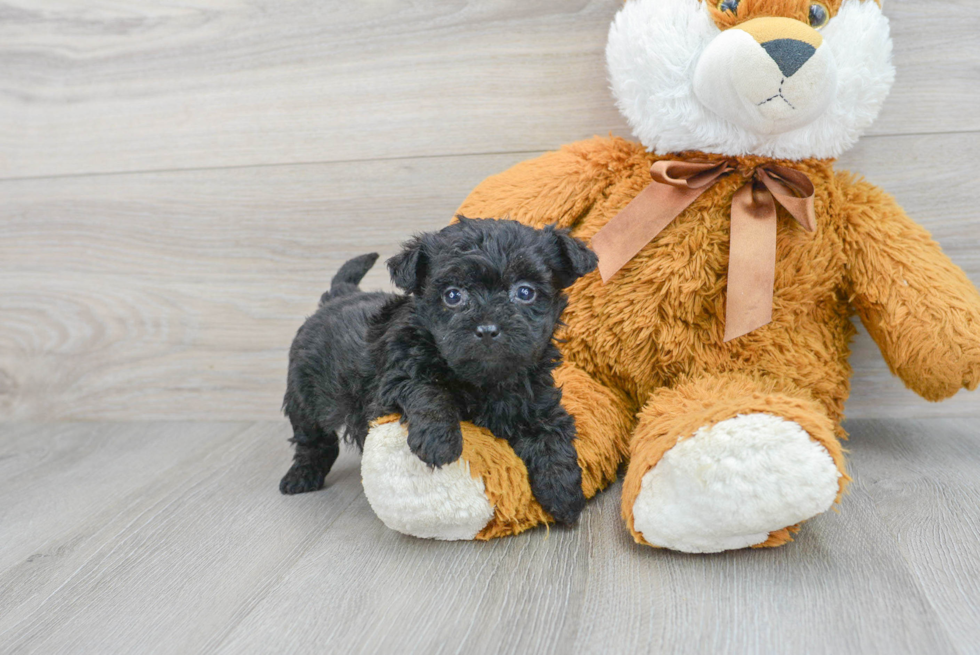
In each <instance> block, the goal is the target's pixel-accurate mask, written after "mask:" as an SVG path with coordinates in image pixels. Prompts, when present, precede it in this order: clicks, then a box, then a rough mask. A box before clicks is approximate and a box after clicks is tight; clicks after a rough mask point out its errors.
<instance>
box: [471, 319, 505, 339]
mask: <svg viewBox="0 0 980 655" xmlns="http://www.w3.org/2000/svg"><path fill="white" fill-rule="evenodd" d="M499 336H500V328H498V327H497V326H496V325H493V324H492V323H491V324H488V325H481V326H480V327H478V328H476V337H477V338H478V339H483V340H484V341H491V340H492V339H496V338H497V337H499Z"/></svg>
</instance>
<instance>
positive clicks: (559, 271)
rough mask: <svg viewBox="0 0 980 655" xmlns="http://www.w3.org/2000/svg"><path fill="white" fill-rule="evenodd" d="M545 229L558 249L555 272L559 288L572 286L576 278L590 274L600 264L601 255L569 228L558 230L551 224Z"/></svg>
mask: <svg viewBox="0 0 980 655" xmlns="http://www.w3.org/2000/svg"><path fill="white" fill-rule="evenodd" d="M545 231H546V232H547V233H549V234H548V236H549V237H550V238H551V239H552V240H553V241H554V243H555V246H556V247H557V249H558V258H557V265H556V266H555V267H554V274H555V283H556V284H557V285H558V287H559V288H561V289H564V288H566V287H570V286H572V284H574V283H575V280H577V279H579V278H580V277H582V276H583V275H588V274H589V273H591V272H592V271H594V270H595V269H596V267H597V266H598V265H599V257H598V256H597V255H596V254H595V253H594V252H592V251H591V250H589V247H588V246H586V245H585V243H584V242H582V241H580V240H578V239H576V238H575V237H573V236H571V235H570V234H569V233H568V230H558V229H555V227H554V226H553V225H549V226H548V227H546V228H545Z"/></svg>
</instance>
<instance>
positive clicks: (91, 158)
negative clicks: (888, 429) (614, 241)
mask: <svg viewBox="0 0 980 655" xmlns="http://www.w3.org/2000/svg"><path fill="white" fill-rule="evenodd" d="M619 6H620V2H619V0H591V1H589V0H535V1H534V2H527V1H526V0H482V1H477V0H413V1H411V2H409V1H408V0H347V1H346V2H340V1H338V0H293V1H290V2H273V1H272V0H250V1H246V0H182V1H181V2H177V1H176V0H174V1H166V2H164V1H155V2H150V1H148V0H139V1H138V0H102V1H98V2H96V1H92V2H78V1H77V0H0V420H68V419H72V420H95V419H110V420H113V419H118V420H131V419H205V418H207V419H267V418H275V417H276V416H278V415H279V414H278V411H279V402H280V399H281V394H282V390H283V385H284V379H285V369H286V351H287V348H288V346H289V343H290V340H291V338H292V335H293V333H294V332H295V330H296V328H297V327H298V326H299V324H300V323H301V322H302V319H303V318H304V316H306V315H307V314H308V313H310V312H311V311H312V310H313V308H314V307H315V304H316V299H317V298H318V296H319V294H320V292H321V291H322V290H323V289H324V288H325V286H326V284H327V282H328V280H329V278H330V276H331V275H332V273H333V271H334V269H335V268H336V267H337V266H338V265H339V264H340V263H341V262H343V261H344V260H345V259H346V258H348V257H350V256H352V255H355V254H360V253H362V252H367V251H372V250H374V251H379V252H381V253H382V254H383V255H384V256H390V255H391V254H394V252H395V250H396V248H397V245H398V243H399V242H401V241H402V240H404V239H405V238H406V237H408V236H409V235H410V234H411V233H412V232H414V231H420V230H426V229H433V228H438V227H440V226H442V225H444V224H445V223H446V221H447V219H448V217H449V216H450V215H451V212H452V211H453V209H454V208H455V207H456V206H457V205H458V203H459V202H460V201H461V200H462V198H463V197H464V196H465V195H466V193H467V192H468V190H469V189H471V188H472V187H473V186H474V185H475V184H477V183H478V182H479V181H480V180H481V179H482V178H484V177H485V176H487V175H489V174H492V173H494V172H498V171H500V170H502V169H504V168H506V167H508V166H510V165H512V164H514V163H516V162H518V161H521V160H523V159H526V158H529V157H532V156H535V155H537V154H539V153H541V152H544V151H546V150H549V149H553V148H556V147H558V146H559V145H561V144H562V143H566V142H569V141H574V140H577V139H581V138H587V137H589V136H592V135H593V134H607V133H610V132H611V133H614V134H619V135H623V136H628V135H629V131H628V129H627V128H626V126H625V123H624V121H623V120H622V118H620V117H619V115H618V114H617V112H616V110H615V107H614V106H613V101H612V99H611V97H610V95H609V92H608V90H607V84H606V81H605V72H604V61H603V48H604V44H605V37H606V31H607V29H608V24H609V21H610V19H611V18H612V16H613V14H614V13H615V12H616V10H617V8H618V7H619ZM885 8H886V12H887V13H888V14H889V15H890V17H891V19H892V27H893V35H894V40H895V60H896V65H897V67H898V70H899V75H898V81H897V83H896V85H895V89H894V91H893V92H892V95H891V97H890V98H889V100H888V102H887V104H886V106H885V108H884V110H883V112H882V115H881V118H880V119H879V121H878V123H877V124H876V125H875V126H874V128H873V129H872V130H871V131H870V133H869V135H868V136H867V137H866V138H865V139H864V140H863V141H862V142H861V143H860V144H859V146H858V147H857V148H856V149H855V150H853V151H852V152H850V153H848V154H847V155H846V156H845V157H844V158H843V162H842V165H844V166H846V167H850V168H853V169H855V170H859V171H861V172H862V173H864V174H865V175H866V176H867V177H868V178H869V179H870V180H871V181H873V182H875V183H877V184H879V185H881V186H883V187H884V188H886V189H887V190H889V191H890V192H892V193H893V194H895V195H896V196H897V197H898V199H899V200H900V201H901V202H902V203H903V204H904V205H905V207H906V208H907V209H908V210H909V212H910V213H911V214H912V215H913V216H914V217H916V218H917V219H918V220H919V221H920V222H922V223H923V224H924V225H926V226H927V227H928V228H929V229H931V230H932V231H933V233H934V235H935V236H936V238H937V239H938V240H939V241H940V242H941V243H942V244H943V246H944V248H945V249H946V250H947V252H948V253H949V254H950V256H951V257H952V258H953V259H954V261H956V262H957V263H958V264H960V265H961V266H962V267H964V268H965V269H966V270H967V272H968V273H969V275H970V276H971V278H972V279H973V280H974V281H975V282H978V283H980V209H978V205H977V202H976V200H975V196H976V188H975V187H976V185H975V180H976V178H977V176H978V173H980V112H977V111H976V107H977V106H978V104H980V39H978V38H977V35H978V34H980V3H977V2H976V1H975V0H930V1H929V2H928V3H925V2H921V0H914V1H913V0H886V2H885ZM366 285H367V286H374V287H386V286H387V280H386V279H385V276H384V275H383V271H382V269H381V267H378V268H377V270H375V271H373V272H372V273H371V274H370V276H369V278H368V279H367V281H366ZM852 363H853V365H854V368H855V377H854V381H853V386H854V391H853V396H852V399H851V402H850V404H849V408H848V410H849V411H848V413H849V416H852V417H871V416H925V415H944V416H980V394H973V395H971V394H966V393H962V394H960V395H959V396H957V397H956V398H955V399H953V400H952V401H949V402H947V403H943V404H941V405H930V404H928V403H925V402H924V401H922V400H920V399H918V398H917V397H916V396H914V394H912V393H911V392H908V391H906V390H905V389H904V388H903V387H902V385H901V383H900V382H899V381H898V380H896V379H895V378H892V377H891V375H890V374H889V373H888V370H887V368H886V367H885V365H884V363H883V362H882V360H881V357H880V355H879V354H878V352H877V349H876V347H875V346H874V344H873V343H872V342H871V341H870V340H869V339H868V338H867V336H866V335H864V334H862V336H861V337H860V338H859V339H858V341H857V343H856V344H855V349H854V355H853V358H852Z"/></svg>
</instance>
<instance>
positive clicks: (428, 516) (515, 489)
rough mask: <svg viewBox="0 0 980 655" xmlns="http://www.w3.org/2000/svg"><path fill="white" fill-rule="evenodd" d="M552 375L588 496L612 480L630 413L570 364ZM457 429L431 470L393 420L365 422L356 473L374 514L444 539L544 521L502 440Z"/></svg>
mask: <svg viewBox="0 0 980 655" xmlns="http://www.w3.org/2000/svg"><path fill="white" fill-rule="evenodd" d="M555 381H556V383H557V384H558V385H560V386H561V387H562V392H563V395H562V405H564V407H565V409H566V410H567V411H568V413H569V414H571V415H572V416H573V417H575V423H576V430H577V438H576V440H575V442H574V443H575V450H576V452H577V453H578V459H579V464H580V466H581V467H582V491H583V492H584V494H585V497H586V498H591V497H592V496H594V495H595V494H596V493H597V492H598V491H599V490H601V489H603V488H604V487H606V486H607V485H608V484H609V483H611V482H612V481H613V480H614V479H615V477H616V470H617V468H618V467H619V464H620V463H621V462H622V461H623V460H624V459H625V456H626V452H627V444H628V439H629V434H630V430H631V429H632V426H633V418H632V414H633V412H632V410H631V408H630V407H629V405H628V403H627V400H626V398H625V397H624V396H622V395H621V394H619V393H617V392H614V391H612V390H610V389H608V388H606V387H604V386H603V385H601V384H599V383H598V382H596V381H595V380H594V379H592V378H591V377H590V376H589V375H588V374H587V373H585V372H584V371H582V370H580V369H578V368H576V367H574V366H572V365H570V364H564V365H563V366H562V367H561V368H559V369H558V370H557V371H556V372H555ZM462 431H463V455H462V457H461V458H460V459H459V460H457V461H456V462H453V463H452V464H448V465H446V466H443V467H442V468H441V469H434V470H433V469H430V468H429V467H428V466H426V465H425V464H424V463H423V462H422V461H421V460H419V459H418V457H416V456H415V455H413V454H412V453H411V451H410V450H409V449H408V444H407V433H406V431H405V429H404V426H403V425H401V424H400V423H399V422H398V420H397V418H394V417H387V418H386V419H382V420H381V421H378V422H377V424H376V425H374V426H373V427H372V428H371V431H370V432H369V433H368V437H367V439H366V441H365V443H364V457H363V459H362V462H361V478H362V480H363V482H364V493H365V495H366V496H367V499H368V502H370V503H371V507H372V508H373V509H374V512H375V514H377V515H378V518H380V519H381V520H382V521H383V522H384V523H385V525H387V526H388V527H389V528H391V529H392V530H396V531H398V532H401V533H404V534H408V535H413V536H416V537H424V538H430V539H446V540H459V539H492V538H494V537H502V536H505V535H511V534H517V533H519V532H523V531H524V530H527V529H528V528H531V527H534V526H535V525H539V524H541V523H545V522H551V521H552V518H551V517H550V516H549V515H548V514H547V513H546V512H545V511H544V510H543V509H542V508H541V506H540V505H539V504H538V502H537V501H536V500H535V499H534V495H533V494H532V493H531V486H530V483H529V481H528V475H527V468H526V467H525V466H524V463H523V462H522V461H521V460H520V458H518V457H517V455H515V454H514V451H513V450H512V449H511V447H510V445H509V444H508V443H507V442H506V441H504V440H503V439H496V438H494V437H493V435H491V434H490V433H489V432H488V431H486V430H483V429H480V428H476V427H474V426H472V425H470V424H467V423H464V424H463V426H462Z"/></svg>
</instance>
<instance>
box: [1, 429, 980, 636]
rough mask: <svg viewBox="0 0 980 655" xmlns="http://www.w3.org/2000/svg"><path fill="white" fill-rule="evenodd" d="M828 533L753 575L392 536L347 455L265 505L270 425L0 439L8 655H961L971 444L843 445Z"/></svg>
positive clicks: (776, 553) (540, 542)
mask: <svg viewBox="0 0 980 655" xmlns="http://www.w3.org/2000/svg"><path fill="white" fill-rule="evenodd" d="M848 429H849V430H850V431H851V433H852V439H851V442H850V444H849V448H850V451H851V456H850V457H851V459H850V462H851V469H852V471H851V472H852V474H853V475H854V477H855V482H854V484H853V485H852V486H851V492H850V494H849V495H848V496H846V498H845V500H844V503H843V506H842V507H841V510H840V512H839V513H834V512H829V513H827V514H826V515H823V516H821V517H818V518H817V519H815V520H814V521H811V522H810V523H808V524H807V525H806V526H805V527H804V529H803V531H802V532H801V533H800V535H799V538H798V539H797V541H796V542H795V543H793V544H791V545H789V546H787V547H784V548H780V549H776V550H766V551H751V550H750V551H740V552H735V553H727V554H722V555H714V556H689V555H683V554H678V553H670V552H664V551H656V550H653V549H648V548H641V547H638V546H636V545H635V544H633V542H632V541H631V539H630V538H629V537H628V535H627V534H626V533H625V530H624V528H623V525H622V523H621V520H620V518H619V487H618V485H617V486H614V487H613V488H612V489H610V490H608V491H607V492H605V493H604V494H602V495H601V496H600V497H599V498H598V499H596V500H594V501H593V502H591V503H590V505H589V507H588V508H587V510H586V512H585V514H584V515H583V518H582V521H581V522H580V524H579V525H578V526H577V527H575V528H572V529H555V530H551V531H550V533H549V532H548V531H545V530H542V529H539V530H534V531H531V532H530V533H525V534H523V535H520V536H518V537H513V538H507V539H501V540H497V541H493V542H490V543H442V542H432V541H421V540H416V539H412V538H409V537H404V536H401V535H398V534H396V533H394V532H391V531H389V530H387V529H386V528H385V527H384V526H383V525H382V524H381V522H380V521H378V519H377V518H375V516H374V515H373V514H372V512H371V510H370V507H369V506H368V504H367V501H366V500H365V498H364V494H363V493H362V490H361V484H360V479H359V475H358V468H359V463H358V458H357V456H356V455H354V454H352V453H346V454H345V455H343V456H342V458H341V459H340V460H339V462H338V463H337V465H336V467H335V468H334V471H333V472H332V473H331V475H330V477H329V478H328V485H329V486H328V487H327V489H326V490H325V491H323V492H320V493H316V494H309V495H305V496H301V497H293V498H286V497H283V496H280V495H279V493H278V491H277V488H276V483H277V480H278V478H279V476H280V475H281V473H282V472H283V471H284V470H285V467H286V463H287V460H288V456H289V451H288V447H287V444H286V441H285V439H286V436H287V426H286V425H285V423H284V422H282V421H280V422H260V423H250V422H242V423H221V422H217V423H194V422H188V423H180V422H176V423H76V424H48V425H43V424H7V425H3V426H0V590H2V591H0V652H3V653H46V654H51V653H123V652H125V653H135V652H140V653H181V654H185V653H215V652H220V653H241V652H261V653H286V652H296V653H347V652H363V653H392V652H398V653H498V652H535V653H568V652H581V653H591V652H606V653H617V652H669V653H789V652H806V653H834V654H835V655H842V654H849V653H861V654H866V653H883V654H888V655H894V654H896V653H930V654H936V653H977V652H980V646H978V644H980V475H977V473H978V471H980V434H978V431H977V428H976V423H975V421H972V420H970V419H923V420H916V421H882V420H859V421H851V422H850V423H849V424H848Z"/></svg>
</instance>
